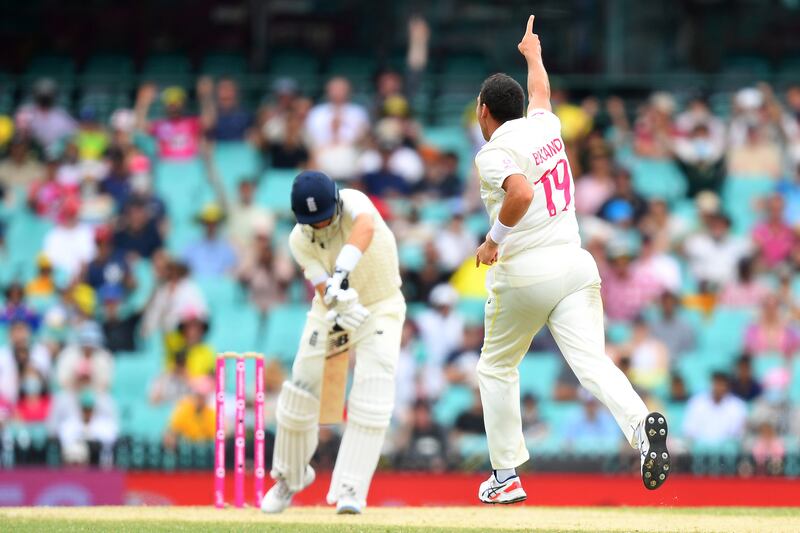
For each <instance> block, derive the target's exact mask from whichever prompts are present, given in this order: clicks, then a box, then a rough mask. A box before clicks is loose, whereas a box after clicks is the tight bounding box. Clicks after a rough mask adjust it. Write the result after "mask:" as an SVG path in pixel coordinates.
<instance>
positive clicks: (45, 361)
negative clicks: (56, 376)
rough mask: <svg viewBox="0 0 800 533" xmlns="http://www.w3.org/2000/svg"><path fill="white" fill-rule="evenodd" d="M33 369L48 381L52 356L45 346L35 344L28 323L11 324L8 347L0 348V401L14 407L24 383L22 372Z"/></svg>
mask: <svg viewBox="0 0 800 533" xmlns="http://www.w3.org/2000/svg"><path fill="white" fill-rule="evenodd" d="M28 367H32V368H33V369H34V370H36V371H37V372H39V374H40V375H41V376H42V377H43V378H44V379H47V378H48V377H49V376H50V368H51V362H50V354H49V353H48V351H47V348H45V347H44V346H43V345H41V344H39V343H35V342H33V339H32V336H31V328H30V326H28V324H27V323H26V322H22V321H18V322H14V323H13V324H11V327H10V328H9V331H8V346H0V399H2V400H3V401H4V402H5V403H7V404H10V405H14V404H15V403H16V402H17V400H18V398H19V392H20V388H21V383H22V371H23V370H24V369H26V368H28Z"/></svg>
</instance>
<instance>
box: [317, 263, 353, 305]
mask: <svg viewBox="0 0 800 533" xmlns="http://www.w3.org/2000/svg"><path fill="white" fill-rule="evenodd" d="M349 273H350V272H348V271H347V270H343V269H341V268H336V269H335V270H334V271H333V276H331V277H329V278H328V281H326V282H325V295H324V297H323V299H322V301H323V302H324V303H325V305H326V306H327V307H328V308H331V307H332V305H333V304H334V303H335V302H336V300H337V298H338V297H339V294H340V293H341V292H343V291H342V282H344V280H346V279H347V275H348V274H349Z"/></svg>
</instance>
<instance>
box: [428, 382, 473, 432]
mask: <svg viewBox="0 0 800 533" xmlns="http://www.w3.org/2000/svg"><path fill="white" fill-rule="evenodd" d="M473 402H474V393H473V392H472V389H470V388H469V387H465V386H464V385H450V386H449V387H447V388H446V389H445V390H444V392H442V395H441V396H440V397H439V400H438V401H437V402H436V404H435V405H434V406H433V418H434V419H435V420H436V422H438V423H439V424H441V425H443V426H445V427H451V426H452V425H453V423H454V422H455V420H456V418H457V417H458V415H459V414H461V413H462V412H463V411H465V410H466V409H468V408H469V406H470V405H472V403H473Z"/></svg>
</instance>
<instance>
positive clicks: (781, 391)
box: [750, 367, 800, 435]
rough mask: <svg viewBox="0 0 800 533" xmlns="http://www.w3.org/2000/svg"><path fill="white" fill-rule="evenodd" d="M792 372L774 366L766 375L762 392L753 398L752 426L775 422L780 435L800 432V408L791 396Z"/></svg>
mask: <svg viewBox="0 0 800 533" xmlns="http://www.w3.org/2000/svg"><path fill="white" fill-rule="evenodd" d="M791 379H792V378H791V374H790V373H789V371H788V370H787V369H786V368H784V367H777V368H773V369H772V370H770V371H769V372H767V374H766V375H765V376H764V378H763V380H762V383H763V391H762V394H761V395H760V396H759V397H758V398H756V399H755V400H753V407H752V409H751V410H750V426H751V427H758V426H760V425H761V424H763V423H764V422H768V423H770V424H773V425H774V426H775V428H776V430H777V432H778V434H779V435H798V434H800V409H798V408H797V406H795V405H794V403H793V402H792V400H791V398H790V397H789V383H790V382H791Z"/></svg>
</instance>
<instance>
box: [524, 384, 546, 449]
mask: <svg viewBox="0 0 800 533" xmlns="http://www.w3.org/2000/svg"><path fill="white" fill-rule="evenodd" d="M521 416H522V434H523V435H525V441H526V442H528V443H530V442H536V441H541V440H543V439H544V438H545V437H546V436H547V434H548V433H549V431H550V428H549V427H548V424H547V422H546V421H545V420H544V419H543V418H542V414H541V413H540V412H539V400H538V399H537V398H536V397H535V396H534V395H532V394H525V395H524V396H523V397H522V411H521Z"/></svg>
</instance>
